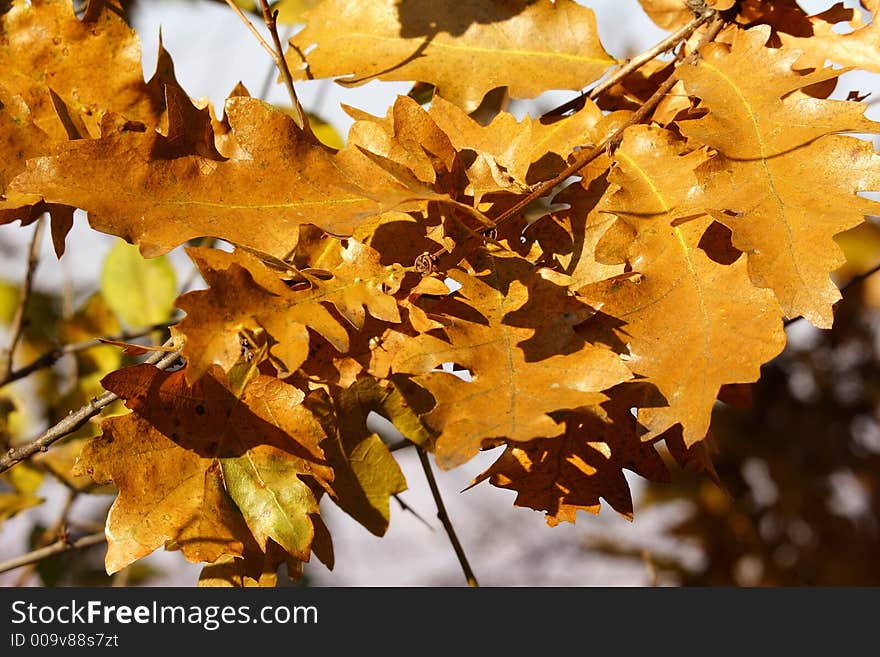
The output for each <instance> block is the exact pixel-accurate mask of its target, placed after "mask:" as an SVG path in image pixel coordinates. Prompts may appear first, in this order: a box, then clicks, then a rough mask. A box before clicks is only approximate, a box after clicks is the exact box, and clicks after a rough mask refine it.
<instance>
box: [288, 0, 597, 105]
mask: <svg viewBox="0 0 880 657" xmlns="http://www.w3.org/2000/svg"><path fill="white" fill-rule="evenodd" d="M303 20H304V21H305V22H306V27H305V29H304V30H302V31H301V32H299V33H298V34H296V35H295V36H294V37H293V38H292V39H291V40H290V44H291V48H290V49H289V50H288V52H287V55H286V57H287V61H288V62H289V63H290V65H291V68H292V69H293V71H294V75H295V76H297V77H298V78H299V79H306V78H307V77H309V78H311V77H314V78H326V77H339V79H338V80H337V82H339V83H340V84H343V85H346V86H356V85H360V84H364V83H365V82H368V81H369V80H372V79H380V80H408V81H420V82H428V83H431V84H433V85H435V86H436V87H437V90H438V91H439V93H440V94H442V95H443V97H444V98H446V99H447V100H449V101H451V102H453V103H455V104H456V105H458V106H460V107H463V108H464V109H465V110H466V111H469V112H470V111H473V110H474V109H476V108H477V106H478V105H479V104H480V101H481V100H482V99H483V96H484V95H485V94H486V93H487V92H489V91H491V90H492V89H495V88H496V87H503V86H506V87H508V89H509V92H510V95H511V96H512V97H515V98H533V97H535V96H537V95H539V94H540V93H542V92H543V91H546V90H547V89H581V88H583V87H584V86H586V85H588V84H589V83H590V82H593V81H594V80H596V79H598V78H599V77H601V75H602V74H603V73H604V72H605V70H606V69H607V68H608V67H609V66H610V65H612V64H613V63H614V59H613V58H612V57H611V56H610V55H608V53H606V52H605V50H604V48H603V47H602V44H601V43H600V42H599V38H598V35H597V31H596V18H595V16H594V15H593V12H592V11H591V10H589V9H586V8H584V7H581V6H579V5H578V4H577V3H575V2H573V1H572V0H557V1H556V2H555V3H553V2H550V0H538V1H537V2H527V1H525V0H515V1H512V2H454V1H452V0H442V1H435V2H428V1H427V0H407V1H406V2H397V1H396V0H363V1H361V2H348V1H347V0H325V2H323V3H321V4H320V5H318V6H317V7H316V8H314V9H312V10H311V11H309V12H307V13H306V14H305V15H304V16H303ZM315 44H317V47H316V48H314V49H313V50H311V51H309V49H310V47H311V46H313V45H315ZM306 52H308V54H307V55H305V56H303V53H306ZM304 63H307V67H305V66H303V64H304ZM341 76H345V77H341Z"/></svg>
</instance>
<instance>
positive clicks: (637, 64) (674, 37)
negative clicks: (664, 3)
mask: <svg viewBox="0 0 880 657" xmlns="http://www.w3.org/2000/svg"><path fill="white" fill-rule="evenodd" d="M712 16H713V14H712V13H709V12H706V13H702V14H698V15H697V16H695V17H694V18H693V20H691V21H690V22H689V23H688V24H687V25H685V26H683V27H682V28H680V29H679V30H678V31H676V32H674V33H673V34H670V35H669V36H668V37H666V38H665V39H663V40H662V41H660V42H659V43H657V44H656V45H654V46H653V47H651V48H649V49H648V50H646V51H644V52H643V53H641V54H639V55H636V56H635V57H633V58H632V59H630V60H629V61H628V62H627V63H626V64H624V65H623V66H621V67H620V68H619V69H617V70H616V71H614V73H612V74H611V75H609V76H608V77H607V78H606V79H605V80H603V81H602V82H600V83H599V84H597V85H596V86H595V87H593V88H592V89H591V90H590V92H589V93H588V94H587V95H586V97H587V98H589V99H590V100H595V99H596V98H598V97H599V95H600V94H601V93H602V92H603V91H605V90H606V89H610V88H611V87H613V86H614V85H615V84H617V83H618V82H620V81H621V80H622V79H623V78H625V77H626V76H628V75H629V74H630V73H632V72H633V71H637V70H638V69H640V68H641V67H642V66H644V65H645V64H647V63H648V62H650V61H651V60H652V59H654V58H656V57H658V56H659V55H661V54H663V53H664V52H666V51H667V50H671V49H672V48H674V47H675V46H676V45H677V44H678V43H679V42H680V41H684V40H685V39H687V38H688V37H690V35H691V34H693V33H694V32H695V31H696V30H697V28H699V27H700V26H701V25H703V24H704V23H705V22H706V21H708V20H709V19H710V18H712ZM583 99H584V96H583V94H581V95H580V96H577V97H575V98H572V99H571V100H569V101H567V102H565V103H563V104H562V105H560V106H559V107H554V108H553V109H552V110H549V111H547V112H544V114H543V116H557V115H559V114H565V113H566V112H568V111H570V110H573V109H578V105H579V104H581V103H582V102H583Z"/></svg>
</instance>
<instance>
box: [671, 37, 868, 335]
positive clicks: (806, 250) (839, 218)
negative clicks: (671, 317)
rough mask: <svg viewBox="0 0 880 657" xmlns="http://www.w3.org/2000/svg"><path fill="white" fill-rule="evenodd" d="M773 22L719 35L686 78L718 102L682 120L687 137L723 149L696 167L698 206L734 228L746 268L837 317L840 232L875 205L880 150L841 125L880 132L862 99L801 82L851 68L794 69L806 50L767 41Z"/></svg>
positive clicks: (785, 295)
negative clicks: (720, 40)
mask: <svg viewBox="0 0 880 657" xmlns="http://www.w3.org/2000/svg"><path fill="white" fill-rule="evenodd" d="M768 34H769V28H768V27H766V26H759V27H755V28H752V29H751V30H749V31H747V32H742V31H739V32H737V33H736V34H735V38H734V42H733V45H732V46H730V47H728V46H726V45H724V44H710V45H709V46H707V47H706V48H704V50H703V58H702V60H701V61H700V62H699V63H698V64H697V65H695V66H682V67H680V68H679V69H678V75H679V77H680V78H681V79H682V80H683V81H684V83H685V86H686V87H687V90H688V93H690V94H693V95H696V96H699V97H700V98H701V100H702V105H701V106H702V107H705V108H706V109H708V110H709V113H708V114H707V115H706V116H704V117H702V118H699V119H694V120H687V121H681V122H680V123H679V127H680V129H681V131H682V132H683V133H684V134H685V135H686V136H687V137H688V138H690V139H694V140H696V141H698V142H700V143H702V144H706V145H709V146H711V147H713V148H715V149H717V150H718V151H719V155H718V156H717V157H714V158H713V159H711V160H710V161H709V162H707V163H706V164H705V165H704V166H703V167H702V168H701V169H700V171H699V172H698V178H699V181H700V185H701V186H702V187H703V192H702V194H701V195H699V196H696V195H695V199H694V203H693V205H694V206H695V207H699V208H704V209H705V210H708V211H711V213H712V216H713V217H715V219H716V220H717V221H719V222H721V223H723V224H724V225H726V226H728V227H729V228H730V229H731V231H732V232H733V244H734V246H736V247H737V248H738V249H740V250H741V251H744V252H745V253H746V254H747V256H748V261H749V275H750V277H751V279H752V281H753V282H754V283H755V284H756V285H758V286H761V287H769V288H771V289H772V290H773V291H774V292H775V293H776V296H777V298H778V299H779V303H780V305H781V306H782V309H783V311H784V312H785V314H786V315H787V316H788V317H796V316H798V315H803V316H804V317H806V318H807V319H808V320H809V321H810V322H812V323H813V324H814V325H816V326H818V327H829V326H830V325H831V321H832V313H831V306H832V304H833V303H834V302H835V301H837V300H838V299H839V298H840V293H839V292H838V291H837V288H836V287H835V286H834V284H833V283H832V282H831V280H830V278H829V272H831V271H833V270H835V269H837V267H839V266H840V264H841V263H842V262H843V254H842V252H841V251H840V249H839V247H838V246H837V245H836V244H835V243H834V239H833V237H834V235H837V234H838V233H841V232H843V231H845V230H847V229H849V228H852V227H854V226H856V225H858V224H859V223H861V222H862V220H863V217H864V215H866V214H873V213H876V212H877V209H876V208H877V207H878V206H877V204H876V203H875V202H872V201H869V200H867V199H863V198H860V197H858V196H857V193H858V192H861V191H867V190H876V189H880V157H878V156H877V154H876V153H875V152H874V149H873V148H872V147H871V145H870V144H869V143H867V142H864V141H861V140H858V139H855V138H853V137H843V136H838V135H837V134H836V133H839V132H878V130H880V128H878V125H880V124H877V123H874V122H873V121H870V120H868V119H866V118H865V117H864V110H865V105H864V104H861V103H856V102H850V101H830V100H819V99H815V98H809V97H806V96H804V95H803V94H799V93H792V92H797V90H799V89H801V88H803V87H804V86H806V85H809V84H813V83H815V82H817V81H820V80H823V79H827V78H828V77H829V76H830V77H834V76H837V75H839V74H840V73H841V72H842V71H841V70H839V69H837V70H834V69H823V70H821V71H816V72H815V73H812V74H809V75H798V74H797V73H795V72H794V71H792V64H793V63H794V61H795V60H796V59H797V57H798V54H799V53H797V52H792V51H790V50H788V49H787V48H781V49H778V50H770V49H767V48H765V47H764V43H765V42H766V41H767V37H768Z"/></svg>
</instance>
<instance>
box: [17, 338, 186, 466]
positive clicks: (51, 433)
mask: <svg viewBox="0 0 880 657" xmlns="http://www.w3.org/2000/svg"><path fill="white" fill-rule="evenodd" d="M166 344H171V341H170V340H169V341H168V342H167V343H166ZM178 358H180V351H179V350H178V351H174V352H172V353H170V354H168V353H164V352H158V353H155V354H153V355H151V356H150V357H149V358H148V359H147V360H146V361H145V362H146V363H150V364H151V365H155V366H156V367H157V368H158V369H160V370H164V369H167V368H169V367H171V366H172V365H173V364H174V363H176V362H177V359H178ZM117 399H119V397H118V396H116V395H115V394H114V393H112V392H105V393H104V394H103V395H101V396H100V397H95V398H94V399H92V400H91V401H90V402H89V403H88V404H86V405H85V406H83V407H82V408H80V409H79V410H77V411H71V412H70V413H69V414H68V415H67V417H65V418H64V419H63V420H61V421H60V422H58V423H57V424H55V425H53V426H51V427H49V429H47V430H46V431H45V432H44V433H43V434H42V435H41V436H40V437H38V438H36V439H35V440H33V441H31V442H29V443H26V444H24V445H20V446H18V447H13V448H11V449H9V450H8V451H7V452H6V453H5V454H4V455H3V456H0V473H2V472H6V471H7V470H8V469H9V468H11V467H13V466H14V465H16V464H17V463H20V462H21V461H24V460H25V459H28V458H30V457H31V456H33V455H34V454H36V453H38V452H46V451H48V450H49V446H50V445H52V444H53V443H55V442H57V441H59V440H61V439H62V438H64V437H65V436H67V435H68V434H71V433H73V432H74V431H76V430H77V429H79V428H80V427H81V426H83V425H84V424H85V423H86V422H88V421H89V420H90V419H91V418H93V417H94V416H96V415H97V414H98V413H100V412H101V409H102V408H104V407H105V406H108V405H109V404H112V403H113V402H115V401H116V400H117Z"/></svg>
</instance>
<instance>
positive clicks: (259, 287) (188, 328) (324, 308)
mask: <svg viewBox="0 0 880 657" xmlns="http://www.w3.org/2000/svg"><path fill="white" fill-rule="evenodd" d="M337 243H338V241H337ZM187 252H188V253H189V255H190V257H191V258H192V259H193V261H194V262H195V263H196V264H197V265H198V267H199V270H200V271H201V272H202V276H203V277H204V279H205V281H206V282H207V283H208V285H209V286H210V287H209V288H208V289H207V290H199V291H195V292H190V293H188V294H185V295H183V296H182V297H180V299H178V302H177V305H178V307H180V308H181V310H184V311H185V312H186V314H187V316H186V317H185V318H184V319H183V320H182V321H181V322H180V323H179V324H178V326H177V328H178V330H179V331H180V332H181V333H183V334H184V335H185V336H186V338H187V341H186V344H185V345H184V348H183V354H184V356H185V357H186V358H187V360H188V362H189V368H188V370H189V373H188V376H189V377H190V378H191V380H196V379H198V378H199V377H200V376H201V375H202V374H203V373H204V372H206V371H208V370H209V369H210V367H211V366H212V365H213V364H217V365H220V366H221V367H222V368H223V369H224V370H229V369H230V368H231V367H232V365H233V364H234V363H235V362H236V361H237V360H238V358H239V356H240V354H241V335H240V334H241V331H243V330H249V331H255V330H260V329H261V330H264V331H266V333H268V334H269V336H271V338H272V344H271V346H270V354H271V355H272V356H273V358H274V359H275V360H276V362H277V363H278V367H279V369H280V370H281V371H282V373H285V374H287V373H290V372H293V371H294V370H296V369H297V368H298V367H300V365H302V364H303V362H304V361H305V360H306V358H307V357H308V355H309V343H310V338H309V334H308V330H307V328H311V329H312V330H314V331H315V332H316V333H318V334H320V335H321V336H322V337H324V338H325V339H326V340H327V341H328V342H329V343H330V344H331V345H333V346H334V347H335V348H336V350H337V351H338V352H340V353H343V354H344V353H346V352H347V351H348V350H349V347H350V341H349V334H348V330H347V328H346V326H347V325H348V326H351V327H353V328H355V329H361V328H363V326H364V321H365V318H366V314H367V313H370V314H371V315H372V316H373V317H376V318H377V319H381V320H383V321H386V322H400V311H399V310H398V306H397V301H396V300H395V299H394V297H392V296H391V294H393V293H394V292H396V291H397V289H398V288H399V287H400V283H401V281H402V280H403V276H404V273H405V272H404V270H403V269H402V268H401V267H400V266H399V265H392V266H387V267H386V266H382V265H381V264H380V263H379V260H378V255H377V254H376V252H375V251H373V249H371V248H370V247H368V246H365V245H363V244H360V243H358V242H356V241H354V240H347V245H346V246H345V247H341V246H340V254H339V255H340V261H339V263H338V264H337V265H336V266H335V267H334V268H333V270H332V272H333V273H332V276H331V277H330V278H328V279H326V280H324V279H322V278H319V277H316V276H312V275H309V276H307V277H306V278H301V282H300V283H296V284H294V285H293V286H292V287H289V286H288V285H287V284H285V283H284V282H283V281H282V280H281V279H280V278H279V277H278V275H277V274H276V273H275V272H274V271H273V270H271V269H269V268H268V267H267V266H265V265H263V264H262V263H261V262H260V261H259V260H257V259H256V258H254V257H253V256H250V255H248V254H247V253H245V252H243V251H240V250H239V251H236V252H234V253H227V252H224V251H218V250H215V249H188V251H187ZM331 308H332V309H335V310H336V312H337V313H338V314H339V315H335V314H333V313H332V312H331ZM339 316H341V317H342V318H344V321H340V319H339Z"/></svg>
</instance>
